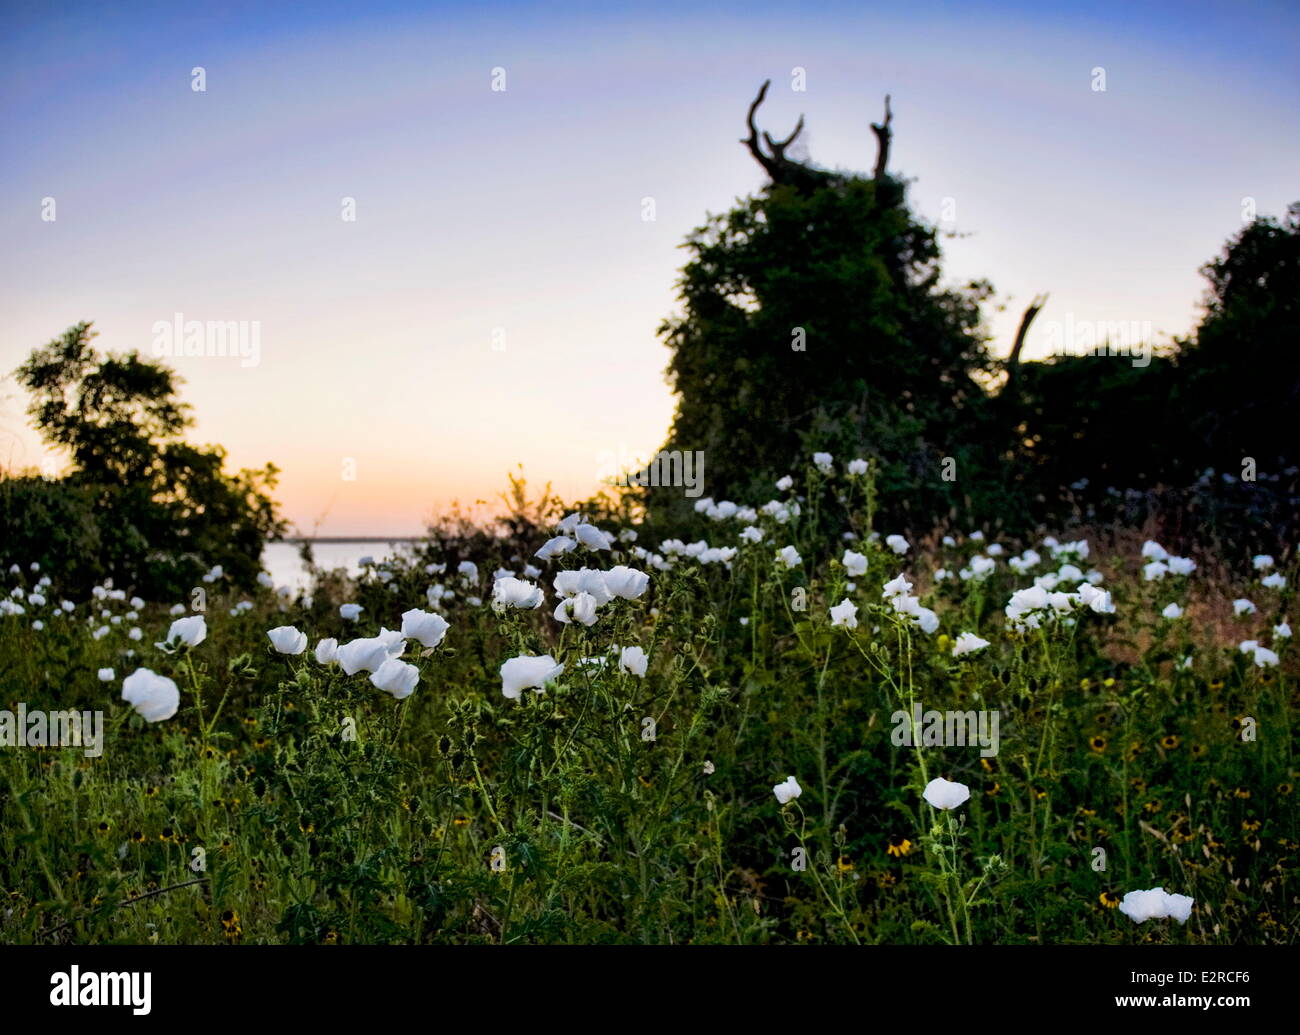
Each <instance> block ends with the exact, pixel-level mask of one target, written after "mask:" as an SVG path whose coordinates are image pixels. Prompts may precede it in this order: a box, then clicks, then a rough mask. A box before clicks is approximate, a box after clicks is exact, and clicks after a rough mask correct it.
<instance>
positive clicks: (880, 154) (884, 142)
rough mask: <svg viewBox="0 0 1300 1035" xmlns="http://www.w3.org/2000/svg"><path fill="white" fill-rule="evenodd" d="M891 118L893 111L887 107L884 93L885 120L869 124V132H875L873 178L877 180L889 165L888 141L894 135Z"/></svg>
mask: <svg viewBox="0 0 1300 1035" xmlns="http://www.w3.org/2000/svg"><path fill="white" fill-rule="evenodd" d="M893 120H894V113H893V112H892V111H890V109H889V94H885V121H884V123H879V122H873V123H872V124H871V132H873V133H874V134H876V169H875V173H874V178H875V179H877V180H879V179H881V178H882V177H883V176H884V175H885V168H886V166H888V165H889V142H890V140H891V139H893V136H894V131H893V130H892V129H891V128H890V123H891V122H892V121H893Z"/></svg>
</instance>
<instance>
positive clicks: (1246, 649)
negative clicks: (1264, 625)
mask: <svg viewBox="0 0 1300 1035" xmlns="http://www.w3.org/2000/svg"><path fill="white" fill-rule="evenodd" d="M1258 646H1259V640H1242V641H1241V642H1240V643H1239V644H1237V650H1239V651H1241V653H1242V654H1250V653H1252V652H1253V651H1254V650H1255V648H1256V647H1258Z"/></svg>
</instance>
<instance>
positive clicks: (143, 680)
mask: <svg viewBox="0 0 1300 1035" xmlns="http://www.w3.org/2000/svg"><path fill="white" fill-rule="evenodd" d="M122 700H124V701H126V702H127V704H129V705H131V707H132V708H134V709H135V710H136V711H137V712H139V713H140V717H141V718H143V719H144V720H145V722H161V721H163V720H164V719H170V718H171V717H172V716H173V715H175V714H176V709H177V708H179V707H180V703H181V692H180V690H179V689H178V688H177V686H176V684H175V683H173V682H172V681H171V680H170V679H168V678H167V677H166V676H160V675H158V673H157V672H153V671H151V670H150V669H147V668H140V669H136V670H135V671H134V672H132V673H131V674H130V675H129V676H127V677H126V678H125V679H124V680H122Z"/></svg>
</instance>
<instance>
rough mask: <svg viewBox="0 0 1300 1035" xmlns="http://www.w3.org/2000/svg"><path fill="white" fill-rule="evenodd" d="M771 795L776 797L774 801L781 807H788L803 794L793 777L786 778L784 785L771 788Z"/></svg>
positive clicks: (780, 784) (779, 784)
mask: <svg viewBox="0 0 1300 1035" xmlns="http://www.w3.org/2000/svg"><path fill="white" fill-rule="evenodd" d="M772 793H773V794H775V795H776V800H777V801H779V802H780V803H781V804H782V805H788V804H789V803H790V802H792V801H794V800H795V798H797V797H799V795H801V794H803V788H802V787H800V786H799V781H798V780H796V779H795V778H794V777H793V776H787V777H786V778H785V783H778V784H777V785H776V786H775V787H773V788H772Z"/></svg>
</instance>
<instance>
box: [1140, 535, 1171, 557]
mask: <svg viewBox="0 0 1300 1035" xmlns="http://www.w3.org/2000/svg"><path fill="white" fill-rule="evenodd" d="M1142 556H1143V557H1145V558H1147V559H1148V560H1152V561H1166V560H1168V559H1169V552H1168V551H1167V550H1166V549H1165V548H1164V547H1163V546H1161V545H1160V544H1159V543H1156V542H1152V541H1151V540H1150V539H1148V540H1147V541H1146V542H1145V543H1143V544H1142Z"/></svg>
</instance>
